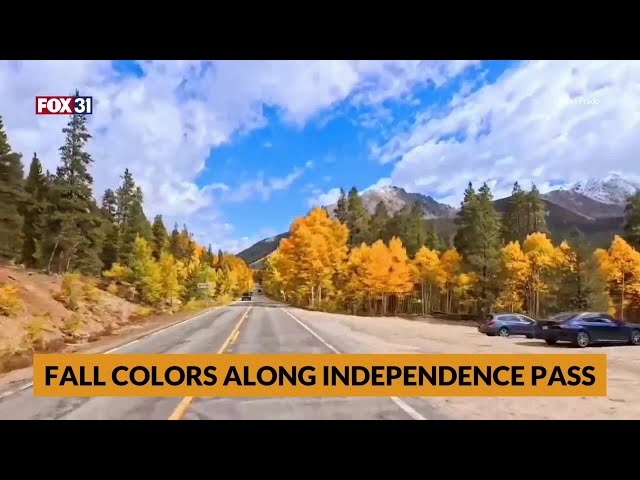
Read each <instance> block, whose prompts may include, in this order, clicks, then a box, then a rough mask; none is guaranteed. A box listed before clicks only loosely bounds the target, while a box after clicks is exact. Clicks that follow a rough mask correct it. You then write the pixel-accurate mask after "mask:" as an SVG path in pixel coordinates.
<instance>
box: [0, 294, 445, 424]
mask: <svg viewBox="0 0 640 480" xmlns="http://www.w3.org/2000/svg"><path fill="white" fill-rule="evenodd" d="M298 312H299V310H298V309H295V308H292V307H289V306H286V305H282V304H279V303H276V302H273V301H271V300H269V299H267V298H266V297H264V296H262V295H254V296H253V299H252V301H243V302H241V301H239V302H235V303H233V304H231V305H229V306H227V307H225V308H221V309H219V310H216V311H212V312H208V313H206V314H203V315H200V316H197V317H195V318H193V319H191V320H188V321H186V322H184V323H181V324H178V325H176V326H174V327H171V328H169V329H166V330H163V331H160V332H156V333H154V334H151V335H149V336H147V337H144V338H142V339H139V340H136V341H134V342H132V343H130V344H127V345H124V346H122V347H120V348H118V349H117V350H115V351H113V352H112V353H110V354H113V355H117V354H121V353H361V352H357V351H352V350H350V349H349V345H350V342H349V339H348V338H345V336H344V335H334V336H333V337H332V338H328V336H327V334H326V333H323V334H319V333H318V332H316V331H315V330H314V329H313V328H312V327H311V326H310V325H308V324H307V323H306V322H304V321H302V320H300V318H299V317H300V315H299V313H298ZM236 332H238V333H236ZM170 418H171V419H175V420H178V419H184V420H219V419H238V420H241V419H256V420H262V419H318V420H322V419H345V420H350V419H363V420H364V419H385V420H387V419H393V420H434V419H442V418H445V417H444V415H442V414H440V413H439V412H438V411H437V410H436V409H435V408H434V407H433V406H432V405H431V404H430V403H429V401H428V400H426V399H421V398H402V399H400V398H395V397H384V398H359V397H356V398H187V399H178V398H145V397H140V398H112V397H96V398H48V397H34V396H33V390H32V389H31V388H27V389H24V390H22V391H18V392H16V393H14V394H12V395H10V396H7V397H6V398H3V399H1V400H0V420H5V419H68V420H72V419H73V420H89V419H99V420H111V419H113V420H115V419H117V420H148V419H154V420H158V419H170Z"/></svg>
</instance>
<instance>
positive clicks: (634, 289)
mask: <svg viewBox="0 0 640 480" xmlns="http://www.w3.org/2000/svg"><path fill="white" fill-rule="evenodd" d="M595 255H596V257H597V258H598V260H599V262H600V269H601V271H602V274H603V276H604V277H605V278H606V279H607V282H608V283H609V287H610V289H611V290H612V291H615V292H616V293H617V294H618V295H619V304H618V314H619V316H620V318H624V312H625V306H626V300H627V296H628V295H629V294H630V296H631V298H634V297H635V295H637V294H638V293H640V252H638V251H637V250H635V249H634V248H633V247H632V246H631V245H629V244H628V243H627V242H626V241H625V240H624V239H623V238H622V237H620V236H618V235H616V236H615V237H614V239H613V242H611V246H610V247H609V249H608V250H603V249H598V250H596V251H595ZM633 307H634V308H637V307H638V306H636V305H633Z"/></svg>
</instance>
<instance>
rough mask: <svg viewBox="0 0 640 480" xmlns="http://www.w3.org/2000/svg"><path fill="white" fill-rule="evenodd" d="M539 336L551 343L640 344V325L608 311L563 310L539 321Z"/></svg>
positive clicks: (586, 345) (581, 346)
mask: <svg viewBox="0 0 640 480" xmlns="http://www.w3.org/2000/svg"><path fill="white" fill-rule="evenodd" d="M536 337H538V338H541V339H543V340H544V341H545V342H547V344H549V345H555V344H556V343H558V342H569V343H571V344H573V345H575V346H577V347H580V348H585V347H588V346H589V345H599V344H628V345H640V325H637V324H633V323H628V322H625V321H624V320H618V319H616V318H614V317H613V316H611V315H609V314H607V313H601V312H579V313H563V314H559V315H556V316H554V317H551V318H549V319H547V320H540V321H538V322H537V327H536Z"/></svg>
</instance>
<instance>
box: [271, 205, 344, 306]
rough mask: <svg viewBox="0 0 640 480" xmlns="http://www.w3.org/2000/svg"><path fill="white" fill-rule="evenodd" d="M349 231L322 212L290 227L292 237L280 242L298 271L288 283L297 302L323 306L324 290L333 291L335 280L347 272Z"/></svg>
mask: <svg viewBox="0 0 640 480" xmlns="http://www.w3.org/2000/svg"><path fill="white" fill-rule="evenodd" d="M348 235H349V232H348V230H347V228H346V227H345V226H344V225H342V224H341V223H340V222H338V221H336V220H332V219H330V218H329V216H328V214H327V212H326V211H325V210H324V209H322V208H314V209H313V210H311V211H310V212H309V213H308V214H307V216H306V217H304V218H297V219H295V220H294V221H293V223H292V224H291V228H290V230H289V237H288V238H283V239H282V240H281V241H280V247H279V248H280V253H281V254H282V255H283V256H284V257H286V258H287V261H288V262H291V263H292V265H294V266H295V267H294V268H292V269H291V270H290V273H291V278H290V279H287V280H288V281H289V282H290V285H291V286H292V287H294V288H295V290H294V291H293V292H291V293H292V294H293V295H294V296H295V298H296V299H297V300H298V301H302V300H303V299H306V300H307V301H308V303H309V304H311V305H312V306H314V305H315V304H316V301H318V302H322V297H323V290H325V291H326V290H327V289H329V290H331V288H332V285H333V280H334V279H335V278H336V276H338V275H339V274H340V272H341V271H342V269H343V268H344V262H345V261H346V257H347V239H348Z"/></svg>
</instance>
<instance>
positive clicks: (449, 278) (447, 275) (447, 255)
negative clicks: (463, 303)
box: [440, 248, 462, 313]
mask: <svg viewBox="0 0 640 480" xmlns="http://www.w3.org/2000/svg"><path fill="white" fill-rule="evenodd" d="M461 262H462V257H461V256H460V254H459V253H458V251H457V250H456V249H454V248H452V249H449V250H446V251H444V252H442V255H440V265H441V267H442V274H443V275H442V278H443V284H444V288H445V293H446V304H445V312H447V313H449V312H451V306H452V304H453V290H454V287H455V285H456V279H457V278H458V274H459V273H460V267H461Z"/></svg>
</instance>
